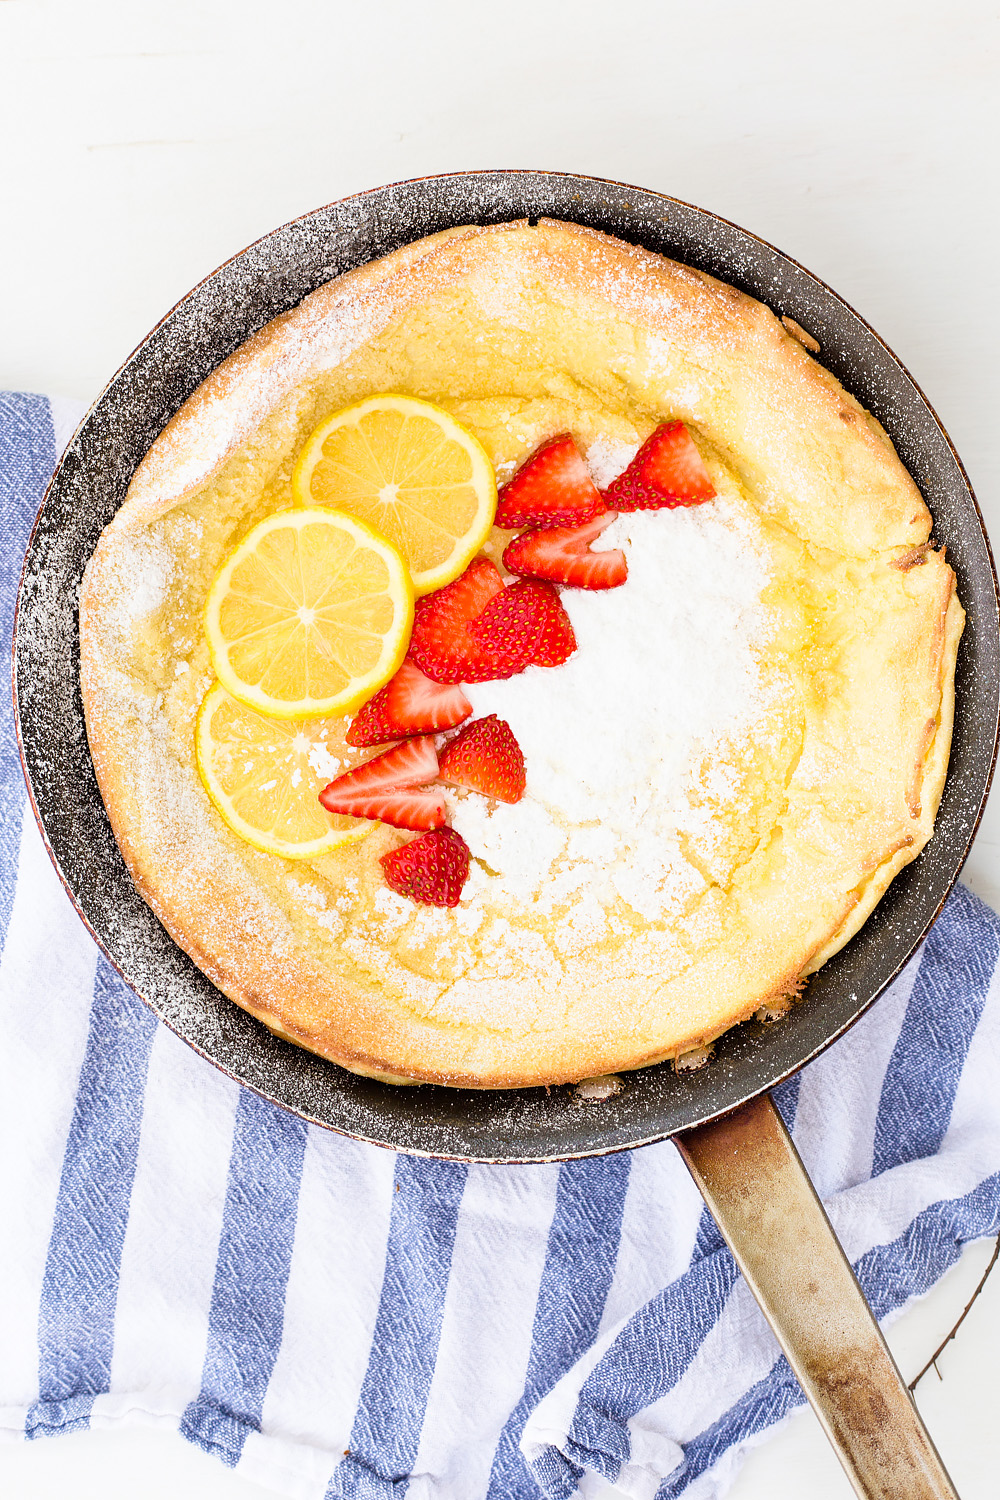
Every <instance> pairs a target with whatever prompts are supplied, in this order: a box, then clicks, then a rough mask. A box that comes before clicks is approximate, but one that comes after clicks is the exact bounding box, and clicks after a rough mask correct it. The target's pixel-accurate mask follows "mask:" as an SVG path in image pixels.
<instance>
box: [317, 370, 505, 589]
mask: <svg viewBox="0 0 1000 1500" xmlns="http://www.w3.org/2000/svg"><path fill="white" fill-rule="evenodd" d="M292 493H293V495H294V496H295V499H296V503H297V504H299V505H329V506H335V507H336V508H337V509H339V510H346V511H348V512H349V513H350V514H351V515H352V516H359V517H360V518H361V519H362V520H363V521H367V522H368V524H369V525H371V526H374V527H375V529H376V530H377V531H378V532H379V533H380V534H381V535H382V536H385V537H387V538H388V539H389V541H390V542H391V543H392V544H393V546H394V547H396V548H397V549H398V550H399V552H400V554H401V556H402V557H403V558H404V559H405V561H406V564H407V567H408V568H409V570H410V577H411V578H412V580H413V587H414V590H415V592H416V593H417V594H427V593H430V591H431V590H432V589H439V588H442V587H443V586H444V585H445V584H446V583H450V582H451V580H452V579H453V578H457V577H458V575H459V573H461V572H462V571H463V569H464V568H465V566H466V564H467V563H468V562H469V561H470V560H471V559H472V558H473V557H474V556H475V555H476V553H477V552H478V551H479V549H480V547H481V546H482V545H483V542H484V541H485V540H486V537H487V536H488V535H489V531H490V528H491V526H492V525H493V516H494V514H495V512H496V501H497V489H496V478H495V476H494V473H493V466H492V464H491V463H490V461H489V459H488V458H487V456H486V452H485V450H484V449H483V447H482V445H481V444H480V443H479V441H478V439H476V438H475V437H473V435H472V433H471V432H467V431H466V429H465V428H464V427H462V426H460V425H459V423H458V422H456V421H455V419H454V417H451V416H449V414H448V413H447V412H446V411H442V410H441V408H440V407H438V406H433V405H432V404H431V403H430V402H429V401H420V400H417V399H416V397H413V396H392V395H389V396H372V397H370V398H369V399H368V400H367V401H361V402H359V403H358V404H357V405H356V406H348V407H345V409H344V410H343V411H339V412H335V413H334V415H333V416H332V417H328V418H327V419H326V421H325V422H323V423H321V424H320V426H319V427H317V428H316V430H315V431H314V432H313V433H311V434H310V436H309V437H308V438H307V440H306V444H305V447H304V448H303V450H302V453H301V454H300V456H299V458H298V461H297V463H296V465H295V470H294V473H293V475H292Z"/></svg>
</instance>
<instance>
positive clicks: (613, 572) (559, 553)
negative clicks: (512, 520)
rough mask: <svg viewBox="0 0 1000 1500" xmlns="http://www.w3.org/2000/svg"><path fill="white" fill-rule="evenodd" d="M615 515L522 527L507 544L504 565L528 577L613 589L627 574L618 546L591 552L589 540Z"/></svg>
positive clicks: (598, 533)
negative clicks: (547, 526) (547, 527)
mask: <svg viewBox="0 0 1000 1500" xmlns="http://www.w3.org/2000/svg"><path fill="white" fill-rule="evenodd" d="M616 519H617V515H616V512H615V511H613V510H610V511H605V512H604V513H603V514H602V515H600V516H597V517H596V518H595V519H594V520H593V521H588V522H587V524H586V525H585V526H554V527H552V528H551V529H550V530H547V531H542V530H535V531H524V532H522V533H521V535H520V536H516V537H515V538H514V540H513V541H512V542H509V543H508V544H507V547H506V550H505V551H504V555H503V561H504V567H506V568H509V569H510V571H511V572H512V573H523V574H525V575H527V576H528V577H531V578H547V579H548V580H549V582H550V583H564V584H567V585H568V586H569V587H570V588H577V589H616V588H618V587H620V585H621V584H623V583H624V582H625V580H626V579H627V578H628V564H627V562H626V561H625V554H624V552H622V551H621V549H620V548H617V547H616V548H614V549H609V550H608V551H607V552H591V551H590V544H591V542H593V541H595V540H596V539H597V537H599V536H600V534H601V532H602V531H606V530H607V528H608V527H609V526H610V525H611V523H612V521H614V520H616Z"/></svg>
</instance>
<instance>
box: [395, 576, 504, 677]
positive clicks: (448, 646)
mask: <svg viewBox="0 0 1000 1500" xmlns="http://www.w3.org/2000/svg"><path fill="white" fill-rule="evenodd" d="M502 588H503V579H502V578H501V577H500V573H499V571H498V569H497V568H496V567H495V566H494V564H493V563H491V562H490V560H489V558H487V557H476V558H473V560H472V562H471V563H470V564H469V566H468V567H467V568H466V570H465V572H464V573H463V574H462V575H461V577H459V578H456V579H455V581H454V583H449V584H446V585H445V587H444V588H443V589H436V590H435V592H434V593H433V594H425V595H424V597H423V598H422V599H418V600H417V606H416V609H415V611H414V616H413V634H412V636H411V637H410V649H409V652H408V653H407V655H408V656H409V658H410V660H411V661H413V662H415V663H416V665H417V666H418V667H419V668H420V670H421V672H424V673H426V675H427V676H428V677H430V678H431V679H432V680H433V681H434V682H446V683H454V682H488V681H489V680H490V678H491V677H495V676H496V673H495V672H494V671H493V669H492V664H491V662H490V660H489V658H488V656H487V655H486V654H485V653H484V651H483V648H482V647H481V646H480V645H479V644H478V642H477V641H475V640H474V639H473V637H472V636H471V635H470V634H469V631H468V630H467V628H466V627H467V626H468V624H469V622H470V621H472V620H476V619H478V617H479V616H480V615H481V614H482V612H483V610H484V609H485V608H486V606H487V604H488V603H489V602H490V600H491V599H492V598H493V596H494V595H495V594H498V593H499V592H500V590H501V589H502Z"/></svg>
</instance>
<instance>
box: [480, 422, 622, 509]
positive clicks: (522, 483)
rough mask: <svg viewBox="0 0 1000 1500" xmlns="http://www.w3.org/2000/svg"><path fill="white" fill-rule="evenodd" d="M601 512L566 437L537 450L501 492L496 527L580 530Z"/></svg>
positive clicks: (597, 496) (601, 505)
mask: <svg viewBox="0 0 1000 1500" xmlns="http://www.w3.org/2000/svg"><path fill="white" fill-rule="evenodd" d="M603 509H604V502H603V500H602V499H601V494H600V491H599V490H598V488H597V486H596V485H595V483H594V481H593V479H592V478H591V477H590V470H589V469H588V468H587V465H586V464H585V463H584V461H583V459H582V458H581V456H580V450H579V449H578V448H577V446H576V443H575V442H574V441H573V439H572V437H571V436H570V435H569V433H563V434H562V435H561V436H559V437H556V438H552V439H551V440H550V441H549V442H547V443H544V444H543V445H542V447H541V448H539V449H537V450H536V452H535V453H533V454H532V455H531V457H530V458H528V459H526V460H525V462H524V463H523V464H522V465H521V467H520V468H519V469H518V471H517V473H516V474H515V475H514V477H513V479H511V480H510V482H509V483H508V484H506V485H504V487H503V489H502V490H501V491H500V498H499V500H498V501H497V513H496V525H497V526H503V527H513V526H579V525H581V524H582V523H583V522H584V521H589V520H590V519H591V517H592V516H595V515H597V513H598V512H599V511H601V510H603Z"/></svg>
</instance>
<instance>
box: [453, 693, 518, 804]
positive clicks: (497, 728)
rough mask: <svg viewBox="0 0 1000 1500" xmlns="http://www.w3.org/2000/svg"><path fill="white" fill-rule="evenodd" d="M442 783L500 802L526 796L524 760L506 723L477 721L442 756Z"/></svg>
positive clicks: (493, 719) (490, 719) (492, 719)
mask: <svg viewBox="0 0 1000 1500" xmlns="http://www.w3.org/2000/svg"><path fill="white" fill-rule="evenodd" d="M438 780H439V781H446V782H448V784H449V785H450V786H467V787H470V788H471V789H472V791H474V792H482V794H483V796H484V797H496V798H497V800H498V801H499V802H520V800H521V798H522V797H523V796H524V756H523V754H522V753H521V747H520V745H519V744H518V743H517V740H516V739H515V738H514V735H513V732H512V730H511V727H510V725H509V724H508V723H507V721H506V720H505V719H498V718H497V716H496V714H490V715H489V716H488V717H487V718H485V719H474V720H473V722H472V723H471V724H466V726H465V728H464V729H463V730H462V731H461V732H460V733H459V734H456V736H455V738H454V739H453V740H449V741H448V743H447V745H446V746H445V748H444V750H442V752H441V760H440V766H439V769H438Z"/></svg>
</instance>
